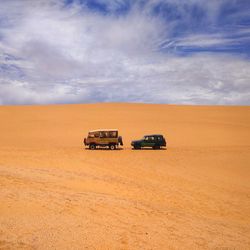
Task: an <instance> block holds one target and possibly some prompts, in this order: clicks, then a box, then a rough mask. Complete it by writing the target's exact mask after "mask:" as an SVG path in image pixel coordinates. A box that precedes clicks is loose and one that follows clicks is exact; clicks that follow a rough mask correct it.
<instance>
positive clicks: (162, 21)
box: [0, 0, 250, 105]
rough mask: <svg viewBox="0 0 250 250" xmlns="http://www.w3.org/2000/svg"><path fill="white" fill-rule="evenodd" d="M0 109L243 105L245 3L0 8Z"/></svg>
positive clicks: (71, 1)
mask: <svg viewBox="0 0 250 250" xmlns="http://www.w3.org/2000/svg"><path fill="white" fill-rule="evenodd" d="M0 4H1V8H0V104H1V105H5V104H53V103H93V102H145V103H171V104H199V105H200V104H216V105H249V104H250V1H248V0H210V1H205V0H186V1H183V0H138V1H136V0H135V1H132V0H106V1H105V0H92V1H91V0H67V1H65V0H64V1H63V0H37V1H32V0H26V1H19V0H9V1H7V0H0Z"/></svg>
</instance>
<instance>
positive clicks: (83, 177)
mask: <svg viewBox="0 0 250 250" xmlns="http://www.w3.org/2000/svg"><path fill="white" fill-rule="evenodd" d="M98 128H118V129H119V133H120V134H121V135H122V137H123V142H124V146H123V148H122V149H121V150H113V151H111V150H88V149H85V147H84V145H83V138H84V137H85V136H86V135H87V133H88V131H89V130H91V129H98ZM150 133H161V134H163V135H164V136H165V137H166V139H167V143H168V145H167V148H166V150H150V149H147V150H146V149H145V150H132V149H131V146H130V142H131V140H133V139H140V138H141V137H142V136H143V135H145V134H150ZM0 187H1V188H0V249H250V107H249V106H191V105H190V106H188V105H187V106H185V105H183V106H182V105H179V106H178V105H166V104H132V103H131V104H129V103H97V104H71V105H40V106H39V105H29V106H28V105H27V106H0Z"/></svg>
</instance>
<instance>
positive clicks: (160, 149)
mask: <svg viewBox="0 0 250 250" xmlns="http://www.w3.org/2000/svg"><path fill="white" fill-rule="evenodd" d="M131 150H133V151H142V150H146V151H148V150H150V151H162V150H167V148H159V149H153V148H140V149H135V148H131Z"/></svg>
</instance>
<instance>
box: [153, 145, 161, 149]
mask: <svg viewBox="0 0 250 250" xmlns="http://www.w3.org/2000/svg"><path fill="white" fill-rule="evenodd" d="M153 149H161V147H160V146H153Z"/></svg>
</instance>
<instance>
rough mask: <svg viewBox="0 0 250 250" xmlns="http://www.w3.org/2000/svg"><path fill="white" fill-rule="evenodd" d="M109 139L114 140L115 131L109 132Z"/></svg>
mask: <svg viewBox="0 0 250 250" xmlns="http://www.w3.org/2000/svg"><path fill="white" fill-rule="evenodd" d="M109 137H110V138H116V137H117V131H110V132H109Z"/></svg>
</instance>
